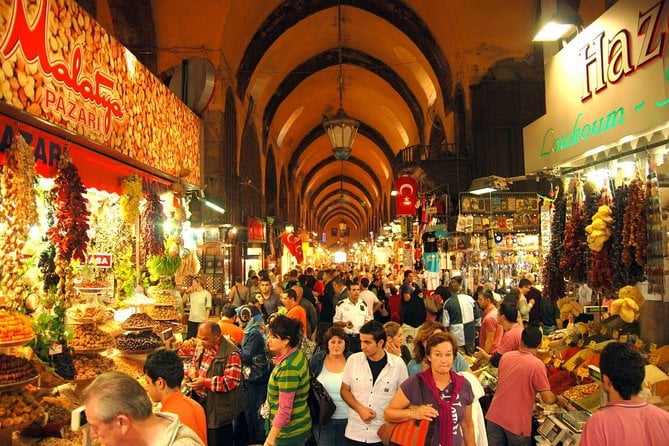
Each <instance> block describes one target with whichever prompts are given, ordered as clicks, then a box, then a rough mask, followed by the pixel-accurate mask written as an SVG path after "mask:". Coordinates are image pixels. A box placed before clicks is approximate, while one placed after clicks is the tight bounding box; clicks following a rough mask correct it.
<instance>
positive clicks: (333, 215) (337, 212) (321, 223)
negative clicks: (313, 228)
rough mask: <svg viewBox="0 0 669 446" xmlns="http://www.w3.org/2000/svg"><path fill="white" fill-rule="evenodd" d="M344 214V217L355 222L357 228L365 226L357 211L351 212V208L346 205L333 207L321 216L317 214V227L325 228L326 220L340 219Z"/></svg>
mask: <svg viewBox="0 0 669 446" xmlns="http://www.w3.org/2000/svg"><path fill="white" fill-rule="evenodd" d="M342 215H345V216H346V217H348V218H349V220H351V221H352V222H353V223H355V224H356V225H357V226H358V228H359V229H362V228H364V227H365V225H364V219H363V218H362V217H360V216H359V215H358V214H357V213H353V212H352V211H351V210H349V209H348V208H346V207H341V206H340V207H337V208H335V209H330V210H329V211H326V212H325V213H323V215H322V216H319V217H318V218H317V221H316V223H317V225H318V227H319V228H325V227H326V226H327V222H328V221H330V220H339V219H341V216H342Z"/></svg>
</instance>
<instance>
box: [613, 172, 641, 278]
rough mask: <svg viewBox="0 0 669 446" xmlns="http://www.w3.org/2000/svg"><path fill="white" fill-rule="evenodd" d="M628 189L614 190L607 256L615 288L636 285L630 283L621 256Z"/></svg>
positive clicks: (623, 187)
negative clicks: (608, 255) (609, 258)
mask: <svg viewBox="0 0 669 446" xmlns="http://www.w3.org/2000/svg"><path fill="white" fill-rule="evenodd" d="M628 191H629V190H628V188H627V186H626V185H622V186H619V187H618V188H617V189H616V194H615V197H614V198H613V209H612V210H613V225H612V231H613V232H612V234H611V239H610V240H611V244H610V248H609V254H610V256H611V267H612V269H613V278H612V279H611V281H612V283H613V286H614V287H615V288H617V289H618V288H622V287H624V286H625V285H628V284H631V283H636V282H630V277H629V276H630V273H631V271H630V270H629V268H627V267H626V266H625V264H624V263H623V261H622V256H623V222H624V219H625V205H626V204H627V197H628V195H629V194H628Z"/></svg>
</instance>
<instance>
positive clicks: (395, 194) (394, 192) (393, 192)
mask: <svg viewBox="0 0 669 446" xmlns="http://www.w3.org/2000/svg"><path fill="white" fill-rule="evenodd" d="M398 193H399V192H397V191H396V190H395V189H393V190H391V191H390V196H391V197H396V196H397V194H398Z"/></svg>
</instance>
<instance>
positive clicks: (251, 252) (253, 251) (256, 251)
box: [246, 248, 262, 256]
mask: <svg viewBox="0 0 669 446" xmlns="http://www.w3.org/2000/svg"><path fill="white" fill-rule="evenodd" d="M246 255H247V256H259V255H262V248H246Z"/></svg>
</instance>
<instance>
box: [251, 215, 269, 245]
mask: <svg viewBox="0 0 669 446" xmlns="http://www.w3.org/2000/svg"><path fill="white" fill-rule="evenodd" d="M246 229H247V231H248V236H249V241H250V242H265V241H267V236H266V232H267V231H266V229H267V224H266V223H265V222H263V221H261V220H258V219H257V218H253V217H249V219H248V222H247V223H246Z"/></svg>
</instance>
